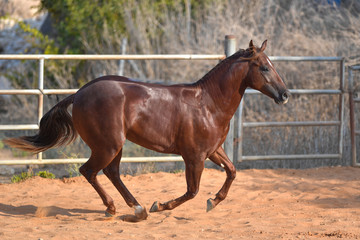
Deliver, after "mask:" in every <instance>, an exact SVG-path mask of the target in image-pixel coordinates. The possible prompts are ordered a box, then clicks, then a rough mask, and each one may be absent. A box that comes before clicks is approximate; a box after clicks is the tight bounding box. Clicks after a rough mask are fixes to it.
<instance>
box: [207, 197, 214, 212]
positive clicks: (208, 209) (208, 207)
mask: <svg viewBox="0 0 360 240" xmlns="http://www.w3.org/2000/svg"><path fill="white" fill-rule="evenodd" d="M213 201H214V199H211V198H209V199H208V200H207V206H206V212H209V211H211V210H213V209H214V208H215V206H214V203H213Z"/></svg>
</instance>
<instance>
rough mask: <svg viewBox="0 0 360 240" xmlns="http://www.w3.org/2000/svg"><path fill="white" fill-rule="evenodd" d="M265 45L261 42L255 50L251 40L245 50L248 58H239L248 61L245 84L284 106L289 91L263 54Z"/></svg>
mask: <svg viewBox="0 0 360 240" xmlns="http://www.w3.org/2000/svg"><path fill="white" fill-rule="evenodd" d="M266 43H267V40H265V41H264V42H263V44H262V45H261V47H260V48H257V47H255V46H254V44H253V42H252V40H251V41H250V44H249V48H248V49H247V50H246V51H247V52H248V53H249V57H243V58H241V60H243V61H244V60H245V61H248V64H249V71H248V74H247V77H246V81H247V82H246V83H247V86H249V87H251V88H253V89H256V90H259V91H260V92H262V93H263V94H265V95H267V96H269V97H271V98H272V99H274V100H275V102H276V103H278V104H280V103H281V104H285V103H287V101H288V99H289V91H288V90H287V88H286V86H285V84H284V81H283V80H282V79H281V77H280V76H279V74H278V73H277V72H276V70H275V68H274V66H273V64H272V63H271V61H270V59H269V57H268V56H266V54H265V53H264V50H265V48H266Z"/></svg>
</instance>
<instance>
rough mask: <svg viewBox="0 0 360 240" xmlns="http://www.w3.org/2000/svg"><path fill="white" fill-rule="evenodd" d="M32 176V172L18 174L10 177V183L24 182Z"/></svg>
mask: <svg viewBox="0 0 360 240" xmlns="http://www.w3.org/2000/svg"><path fill="white" fill-rule="evenodd" d="M33 176H34V173H33V172H32V171H28V172H22V173H20V174H17V175H14V176H12V178H11V182H12V183H18V182H22V181H25V180H26V179H29V178H32V177H33Z"/></svg>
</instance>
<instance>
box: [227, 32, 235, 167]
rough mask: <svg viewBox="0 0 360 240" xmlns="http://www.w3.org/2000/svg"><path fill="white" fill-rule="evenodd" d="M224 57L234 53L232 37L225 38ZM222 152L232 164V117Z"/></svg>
mask: <svg viewBox="0 0 360 240" xmlns="http://www.w3.org/2000/svg"><path fill="white" fill-rule="evenodd" d="M224 48H225V55H226V57H229V56H231V55H233V54H234V53H235V52H236V38H235V36H233V35H226V36H225V44H224ZM224 150H225V153H226V155H227V156H228V157H229V159H230V161H232V162H234V117H233V118H232V119H231V121H230V128H229V132H228V135H227V137H226V139H225V142H224Z"/></svg>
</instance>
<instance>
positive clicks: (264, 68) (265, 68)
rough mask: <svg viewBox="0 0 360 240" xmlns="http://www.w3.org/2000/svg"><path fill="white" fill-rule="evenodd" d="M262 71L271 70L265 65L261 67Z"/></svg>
mask: <svg viewBox="0 0 360 240" xmlns="http://www.w3.org/2000/svg"><path fill="white" fill-rule="evenodd" d="M260 71H263V72H267V71H269V68H268V67H267V66H265V65H263V66H260Z"/></svg>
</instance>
